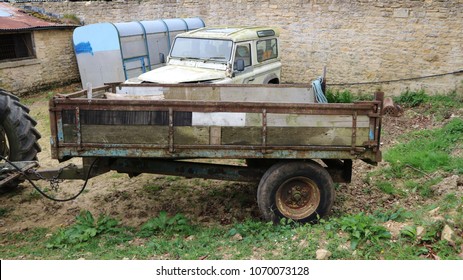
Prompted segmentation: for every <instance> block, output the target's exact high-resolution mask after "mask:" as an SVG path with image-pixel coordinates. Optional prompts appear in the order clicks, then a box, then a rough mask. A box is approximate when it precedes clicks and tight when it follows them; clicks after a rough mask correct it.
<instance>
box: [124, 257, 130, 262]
mask: <svg viewBox="0 0 463 280" xmlns="http://www.w3.org/2000/svg"><path fill="white" fill-rule="evenodd" d="M122 260H123V261H128V260H130V259H129V258H127V257H125V258H123V259H122Z"/></svg>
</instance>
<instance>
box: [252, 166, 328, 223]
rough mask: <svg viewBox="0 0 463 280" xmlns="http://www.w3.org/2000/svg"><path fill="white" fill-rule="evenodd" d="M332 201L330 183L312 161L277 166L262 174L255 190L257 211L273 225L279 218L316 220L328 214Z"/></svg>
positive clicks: (302, 220)
mask: <svg viewBox="0 0 463 280" xmlns="http://www.w3.org/2000/svg"><path fill="white" fill-rule="evenodd" d="M333 202H334V186H333V180H332V179H331V176H330V174H329V173H328V172H327V171H326V170H325V169H324V168H323V167H322V166H320V165H319V164H317V163H315V162H306V161H291V162H280V163H277V164H275V165H273V166H272V167H271V168H270V169H268V170H267V172H265V174H264V176H262V179H261V180H260V183H259V187H258V189H257V203H258V205H259V209H260V211H261V212H262V214H263V216H264V218H265V219H266V220H267V221H272V222H275V223H276V222H278V221H279V220H280V219H282V218H286V219H291V220H294V221H297V222H302V223H304V222H312V221H315V220H316V219H317V218H318V217H323V216H325V215H326V214H328V213H329V211H330V210H331V207H332V206H333Z"/></svg>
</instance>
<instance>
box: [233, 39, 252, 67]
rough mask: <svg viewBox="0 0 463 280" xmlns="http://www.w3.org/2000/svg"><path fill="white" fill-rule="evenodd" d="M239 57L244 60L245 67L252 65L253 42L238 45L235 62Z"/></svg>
mask: <svg viewBox="0 0 463 280" xmlns="http://www.w3.org/2000/svg"><path fill="white" fill-rule="evenodd" d="M238 59H242V60H243V61H244V67H248V66H250V65H251V44H244V45H238V46H237V47H236V52H235V63H236V61H238Z"/></svg>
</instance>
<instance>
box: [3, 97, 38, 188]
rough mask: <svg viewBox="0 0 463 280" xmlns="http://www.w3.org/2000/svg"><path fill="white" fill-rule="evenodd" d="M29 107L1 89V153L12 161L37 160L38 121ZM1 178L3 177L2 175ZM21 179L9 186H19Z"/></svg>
mask: <svg viewBox="0 0 463 280" xmlns="http://www.w3.org/2000/svg"><path fill="white" fill-rule="evenodd" d="M28 113H29V109H28V108H27V107H26V106H24V105H22V104H20V103H19V99H18V97H16V96H14V95H12V94H10V93H8V92H6V91H4V90H2V89H0V155H2V156H3V157H5V158H7V159H8V160H10V161H22V160H36V159H37V153H38V152H40V150H41V149H40V146H39V144H38V143H37V140H38V139H40V137H41V136H40V133H39V132H38V131H37V130H36V129H35V125H36V124H37V122H36V121H35V120H33V119H32V118H31V116H29V114H28ZM0 179H2V178H1V177H0ZM19 183H20V181H19V180H17V181H14V182H10V183H8V184H7V186H8V187H14V186H17V185H18V184H19Z"/></svg>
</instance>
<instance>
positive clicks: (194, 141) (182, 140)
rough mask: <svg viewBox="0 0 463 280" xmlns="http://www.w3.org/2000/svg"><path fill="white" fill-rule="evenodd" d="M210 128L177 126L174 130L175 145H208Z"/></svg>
mask: <svg viewBox="0 0 463 280" xmlns="http://www.w3.org/2000/svg"><path fill="white" fill-rule="evenodd" d="M209 139H210V136H209V127H205V126H203V127H199V126H177V127H175V128H174V144H175V145H208V144H209Z"/></svg>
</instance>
